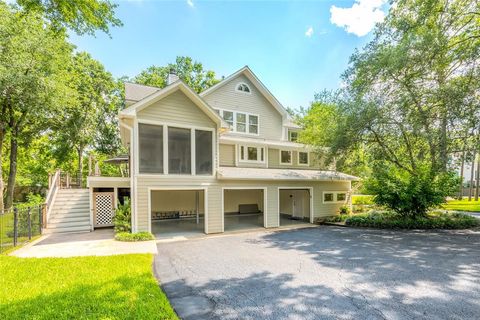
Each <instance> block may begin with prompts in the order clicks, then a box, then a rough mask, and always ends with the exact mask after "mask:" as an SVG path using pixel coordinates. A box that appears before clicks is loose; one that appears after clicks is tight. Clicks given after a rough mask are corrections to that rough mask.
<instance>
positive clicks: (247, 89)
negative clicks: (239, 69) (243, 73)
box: [237, 83, 250, 93]
mask: <svg viewBox="0 0 480 320" xmlns="http://www.w3.org/2000/svg"><path fill="white" fill-rule="evenodd" d="M237 91H241V92H245V93H250V87H249V86H247V85H246V84H245V83H239V84H238V85H237Z"/></svg>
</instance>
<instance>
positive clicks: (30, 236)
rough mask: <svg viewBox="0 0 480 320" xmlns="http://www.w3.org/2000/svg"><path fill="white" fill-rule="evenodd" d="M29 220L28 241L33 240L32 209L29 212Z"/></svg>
mask: <svg viewBox="0 0 480 320" xmlns="http://www.w3.org/2000/svg"><path fill="white" fill-rule="evenodd" d="M27 219H28V240H32V212H31V210H30V207H28V210H27Z"/></svg>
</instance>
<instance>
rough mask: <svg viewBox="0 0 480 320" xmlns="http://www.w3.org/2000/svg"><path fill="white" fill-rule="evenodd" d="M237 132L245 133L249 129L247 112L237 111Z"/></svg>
mask: <svg viewBox="0 0 480 320" xmlns="http://www.w3.org/2000/svg"><path fill="white" fill-rule="evenodd" d="M236 118H237V126H236V131H237V132H243V133H245V132H246V131H247V115H246V114H245V113H240V112H237V116H236Z"/></svg>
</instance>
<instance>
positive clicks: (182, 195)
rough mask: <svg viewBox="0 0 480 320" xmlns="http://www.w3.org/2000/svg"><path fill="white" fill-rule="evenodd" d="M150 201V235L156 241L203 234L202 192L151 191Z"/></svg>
mask: <svg viewBox="0 0 480 320" xmlns="http://www.w3.org/2000/svg"><path fill="white" fill-rule="evenodd" d="M150 199H151V200H150V201H151V207H150V210H151V221H152V233H153V234H155V236H156V237H157V239H158V238H170V237H176V236H192V235H197V234H203V233H204V231H205V191H204V190H152V191H151V198H150Z"/></svg>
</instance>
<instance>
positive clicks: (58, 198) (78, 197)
mask: <svg viewBox="0 0 480 320" xmlns="http://www.w3.org/2000/svg"><path fill="white" fill-rule="evenodd" d="M81 200H86V201H88V200H90V197H89V196H88V195H86V196H85V195H65V194H57V196H56V197H55V201H81Z"/></svg>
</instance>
